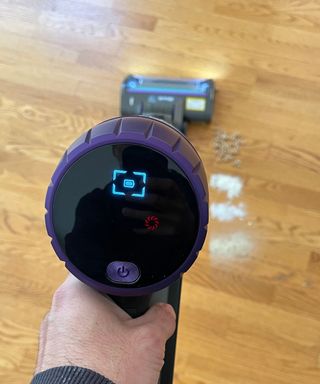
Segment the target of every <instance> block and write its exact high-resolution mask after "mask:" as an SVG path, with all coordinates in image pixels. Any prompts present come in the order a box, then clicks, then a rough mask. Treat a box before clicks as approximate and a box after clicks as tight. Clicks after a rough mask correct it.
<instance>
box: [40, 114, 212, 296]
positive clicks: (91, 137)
mask: <svg viewBox="0 0 320 384" xmlns="http://www.w3.org/2000/svg"><path fill="white" fill-rule="evenodd" d="M118 144H119V145H123V146H126V145H128V146H141V147H144V148H147V149H150V150H153V151H156V153H158V154H161V155H163V156H165V157H166V158H168V159H170V161H172V162H173V163H175V164H176V165H177V166H178V167H179V168H180V169H181V170H182V172H183V173H184V175H185V176H186V178H187V180H188V183H189V185H190V187H191V189H192V192H193V195H194V199H195V202H196V209H197V230H196V235H195V237H194V241H193V243H192V244H193V245H192V247H190V252H189V254H188V255H187V256H186V257H185V258H184V260H183V262H182V263H181V264H180V265H178V266H177V268H176V269H175V270H174V271H172V273H170V274H168V275H164V276H163V278H162V279H160V280H159V279H158V280H157V281H154V282H152V281H151V283H150V282H149V283H148V284H140V285H135V284H132V285H127V284H114V283H113V282H112V281H110V280H108V279H106V280H105V281H101V279H100V280H99V281H98V280H97V279H95V278H92V276H89V275H88V274H86V273H85V271H84V270H81V269H80V268H79V267H78V266H77V265H75V263H74V262H73V260H71V259H70V257H69V256H68V255H67V252H66V251H65V249H64V247H63V246H62V245H61V240H59V236H57V231H56V228H55V226H54V219H53V216H54V209H55V207H54V203H55V195H56V194H57V193H58V192H57V191H58V189H59V186H60V184H61V183H62V181H63V179H64V177H65V175H66V174H68V172H69V170H70V169H72V167H73V165H75V164H76V163H77V162H78V161H79V160H81V159H83V158H84V157H85V156H86V155H88V154H89V153H90V152H91V151H94V150H96V149H98V148H100V147H103V146H108V145H118ZM120 172H121V171H120ZM83 177H84V179H85V177H86V175H85V174H84V175H83ZM84 182H85V181H84ZM124 183H125V184H126V187H127V188H131V187H132V185H133V183H134V182H133V181H132V180H129V181H128V180H126V181H125V182H124ZM115 197H116V198H118V196H115ZM120 197H121V196H120ZM117 201H118V200H117ZM45 207H46V210H47V213H46V215H45V223H46V228H47V232H48V235H49V236H50V237H51V239H52V241H51V244H52V247H53V249H54V250H55V252H56V254H57V255H58V257H59V258H60V260H62V261H64V262H65V265H66V267H67V268H68V270H69V271H70V272H71V273H72V274H73V275H75V276H76V277H77V278H78V279H79V280H81V281H82V282H84V283H85V284H87V285H89V286H91V287H93V288H95V289H97V290H98V291H100V292H102V293H106V294H110V295H115V296H142V295H148V294H152V293H153V292H156V291H159V290H161V289H163V288H165V287H167V286H169V285H170V284H172V283H174V282H175V281H176V280H177V279H179V278H180V277H181V275H182V274H183V273H184V272H186V271H187V270H188V269H189V268H190V266H191V265H192V264H193V262H194V261H195V259H196V258H197V255H198V253H199V251H200V250H201V247H202V245H203V242H204V240H205V237H206V232H207V224H208V186H207V180H206V174H205V171H204V167H203V164H202V161H201V159H200V157H199V155H198V154H197V152H196V150H195V148H194V147H193V146H192V144H191V143H190V142H189V141H188V139H187V138H186V137H185V136H184V135H183V134H182V133H181V132H179V131H178V130H177V129H175V128H174V127H173V126H171V125H169V124H167V123H166V122H164V121H161V120H158V119H155V118H151V117H145V116H138V117H118V118H114V119H111V120H106V121H104V122H102V123H100V124H98V125H96V126H95V127H93V128H92V129H90V130H89V131H88V132H86V133H84V134H83V135H82V136H80V137H79V138H78V139H77V140H76V141H75V142H74V143H73V144H72V145H71V146H70V147H69V148H68V149H67V151H66V152H65V154H64V156H63V157H62V159H61V161H60V163H59V165H58V166H57V168H56V170H55V172H54V174H53V176H52V179H51V183H50V185H49V187H48V191H47V195H46V201H45ZM124 241H125V240H124ZM116 260H117V258H116ZM130 261H132V260H130ZM133 261H134V260H133ZM120 272H121V271H120ZM122 272H123V271H122Z"/></svg>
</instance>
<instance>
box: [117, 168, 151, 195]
mask: <svg viewBox="0 0 320 384" xmlns="http://www.w3.org/2000/svg"><path fill="white" fill-rule="evenodd" d="M146 182H147V174H146V173H145V172H140V171H139V172H138V171H125V170H123V169H115V170H114V171H113V175H112V194H113V195H119V196H132V197H140V198H143V197H144V196H145V193H146Z"/></svg>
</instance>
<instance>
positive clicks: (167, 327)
mask: <svg viewBox="0 0 320 384" xmlns="http://www.w3.org/2000/svg"><path fill="white" fill-rule="evenodd" d="M132 322H133V325H134V326H137V327H139V326H146V327H148V326H149V327H150V328H153V329H157V330H158V332H160V333H161V335H162V336H163V337H164V338H165V339H166V340H168V339H169V337H171V336H172V335H173V333H174V331H175V329H176V313H175V311H174V309H173V308H172V306H171V305H170V304H164V303H158V304H155V305H153V306H152V307H151V308H150V309H149V310H148V311H147V312H146V313H145V314H144V315H142V316H140V317H138V318H136V319H133V320H132Z"/></svg>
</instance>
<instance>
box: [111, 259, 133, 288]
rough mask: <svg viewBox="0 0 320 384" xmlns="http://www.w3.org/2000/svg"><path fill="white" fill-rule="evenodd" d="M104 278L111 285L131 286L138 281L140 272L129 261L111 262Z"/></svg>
mask: <svg viewBox="0 0 320 384" xmlns="http://www.w3.org/2000/svg"><path fill="white" fill-rule="evenodd" d="M106 277H107V278H108V279H109V280H110V281H112V282H113V283H118V284H133V283H135V282H137V281H138V280H139V278H140V271H139V268H138V267H137V266H136V265H135V264H134V263H131V262H129V261H113V262H111V263H110V264H108V266H107V270H106Z"/></svg>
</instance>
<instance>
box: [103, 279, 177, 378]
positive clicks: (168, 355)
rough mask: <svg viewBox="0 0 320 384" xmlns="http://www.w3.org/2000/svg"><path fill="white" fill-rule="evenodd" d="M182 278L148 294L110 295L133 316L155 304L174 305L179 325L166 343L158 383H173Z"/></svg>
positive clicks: (139, 314) (141, 313)
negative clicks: (131, 295)
mask: <svg viewBox="0 0 320 384" xmlns="http://www.w3.org/2000/svg"><path fill="white" fill-rule="evenodd" d="M181 284H182V278H181V277H180V278H179V279H178V280H176V281H175V282H174V283H173V284H171V285H170V286H169V287H167V288H165V289H162V290H161V291H158V292H155V293H153V294H152V295H147V296H134V297H130V296H129V297H124V296H122V297H120V296H110V297H111V298H112V299H113V300H114V302H115V303H116V304H118V305H119V306H120V307H121V308H122V309H123V310H124V311H125V312H127V313H128V314H129V315H130V316H131V317H134V318H135V317H138V316H141V315H143V314H144V313H145V312H146V311H147V310H148V309H149V308H150V307H151V306H152V305H153V304H156V303H168V304H170V305H172V307H173V308H174V311H175V313H176V316H177V325H176V330H175V332H174V334H173V335H172V336H171V337H170V339H169V340H168V341H167V344H166V350H165V357H164V365H163V368H162V370H161V374H160V379H159V383H158V384H171V383H173V375H174V360H175V351H176V342H177V328H178V319H179V308H180V296H181Z"/></svg>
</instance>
